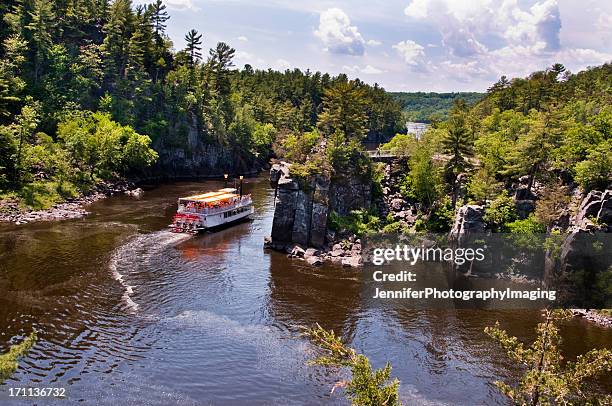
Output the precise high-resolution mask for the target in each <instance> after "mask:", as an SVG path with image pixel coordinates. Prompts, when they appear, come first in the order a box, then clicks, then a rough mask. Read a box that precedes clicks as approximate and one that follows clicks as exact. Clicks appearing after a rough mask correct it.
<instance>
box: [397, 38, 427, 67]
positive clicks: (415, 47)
mask: <svg viewBox="0 0 612 406" xmlns="http://www.w3.org/2000/svg"><path fill="white" fill-rule="evenodd" d="M393 48H394V49H395V50H396V51H397V52H398V53H399V54H400V55H401V56H402V58H404V61H405V62H406V63H407V64H408V65H412V66H416V65H418V64H419V63H420V62H421V60H422V58H423V57H424V56H425V52H424V51H423V49H425V48H423V47H422V46H421V45H419V44H417V43H416V42H414V41H412V40H409V39H408V40H406V41H401V42H398V43H397V44H395V45H393Z"/></svg>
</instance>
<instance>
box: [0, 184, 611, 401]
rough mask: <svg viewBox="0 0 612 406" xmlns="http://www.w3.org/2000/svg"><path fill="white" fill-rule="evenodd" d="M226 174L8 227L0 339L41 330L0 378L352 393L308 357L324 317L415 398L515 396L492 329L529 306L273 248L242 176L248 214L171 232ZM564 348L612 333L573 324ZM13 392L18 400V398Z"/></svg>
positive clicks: (193, 391) (134, 392)
mask: <svg viewBox="0 0 612 406" xmlns="http://www.w3.org/2000/svg"><path fill="white" fill-rule="evenodd" d="M220 186H222V185H221V184H220V183H215V182H184V183H176V184H172V185H164V186H159V187H156V188H154V189H152V190H149V191H147V192H146V193H145V194H144V196H143V198H142V199H141V200H136V199H134V198H131V197H127V196H121V197H114V198H110V199H106V200H104V201H100V202H98V203H96V204H94V205H93V206H92V207H91V209H90V210H91V211H92V214H91V215H90V216H88V217H87V218H84V219H80V220H69V221H64V222H56V223H36V224H30V225H26V226H2V227H0V350H5V349H6V348H7V347H8V345H9V344H10V343H14V342H17V341H19V339H20V338H21V337H22V336H24V335H25V334H28V333H29V332H30V331H31V330H32V329H33V328H35V329H36V330H37V331H38V332H39V337H40V340H39V342H38V344H37V345H36V346H35V347H34V348H33V350H32V351H31V352H30V353H29V355H28V356H27V357H26V358H25V359H24V360H23V361H22V362H21V364H20V367H19V369H18V371H17V373H16V374H15V375H14V376H13V377H12V378H11V379H9V380H8V381H6V382H5V383H4V385H2V386H0V403H2V402H5V401H7V400H8V397H7V391H8V388H9V387H22V386H56V387H58V386H59V387H66V388H67V399H66V400H62V401H60V400H55V401H53V400H46V401H35V402H32V401H23V404H32V403H37V404H53V403H57V404H62V405H65V404H71V403H79V404H81V403H84V404H105V405H111V404H128V403H131V404H147V405H167V404H181V405H192V404H194V405H195V404H198V405H200V404H230V405H233V404H238V405H240V404H248V405H281V404H282V405H284V404H291V405H293V404H296V405H300V404H304V405H310V404H320V403H325V404H346V401H345V400H344V399H343V398H342V396H341V395H339V394H337V393H335V394H333V395H332V394H330V389H331V387H332V386H333V384H334V383H335V382H336V381H337V380H339V379H341V378H342V376H341V373H337V372H334V371H325V370H322V369H320V368H316V367H310V366H306V365H305V363H306V361H307V360H308V359H309V358H311V357H312V356H313V350H312V348H311V347H310V346H309V344H308V343H307V342H305V341H304V340H303V339H301V338H300V337H299V331H300V326H304V325H312V324H314V323H315V322H319V323H320V324H321V325H323V326H324V327H327V328H333V329H334V330H335V331H337V332H339V333H341V334H342V336H343V337H344V338H345V339H346V340H347V341H348V342H349V343H350V344H351V345H352V346H354V347H356V348H358V349H359V350H361V351H363V352H365V353H366V354H367V355H369V356H370V357H371V359H372V362H373V363H374V365H375V366H377V367H380V366H382V365H384V362H385V361H387V360H390V361H392V363H393V375H394V376H397V377H398V378H399V379H400V380H401V381H402V385H401V395H402V398H403V399H405V400H406V402H407V403H408V404H417V405H445V404H448V405H451V404H452V405H455V404H457V405H476V404H505V400H504V399H503V398H502V397H501V396H500V395H499V393H498V392H497V391H496V389H495V388H494V387H493V386H492V384H491V382H492V381H493V380H495V379H500V378H502V379H510V380H512V379H515V378H516V376H517V374H518V372H519V370H518V368H517V367H516V366H515V365H513V364H512V363H511V362H509V361H508V360H507V359H506V357H505V356H503V354H501V352H500V351H499V349H498V347H497V346H496V345H495V344H494V343H492V342H491V341H490V340H489V339H487V338H486V337H485V336H484V334H483V332H482V331H483V328H484V327H485V326H487V325H491V324H493V323H494V322H495V320H500V322H501V324H502V325H503V326H504V327H505V328H507V329H508V330H509V332H510V333H512V334H514V335H517V336H519V337H520V338H522V339H531V338H532V337H533V332H532V331H533V327H534V326H535V324H536V323H537V322H538V313H537V312H534V311H516V310H515V311H483V310H461V311H453V310H412V309H405V308H401V307H395V306H385V307H381V306H375V305H374V304H373V303H372V300H371V299H370V298H369V297H367V296H366V295H364V289H363V282H364V281H363V280H362V278H361V276H360V274H359V272H355V271H345V270H341V269H335V268H316V269H315V268H311V267H308V266H305V265H304V264H303V263H300V262H295V261H293V262H292V261H291V260H289V259H287V258H286V257H285V256H284V255H282V254H279V253H271V252H267V251H264V250H263V249H262V245H263V238H264V236H265V235H267V234H269V232H270V229H271V221H272V211H273V191H272V190H270V189H269V188H268V185H267V182H266V181H265V180H264V179H251V180H249V183H248V184H247V185H246V188H247V192H249V193H252V194H253V198H254V202H255V209H256V210H255V211H256V215H255V218H254V220H253V221H250V222H245V223H241V224H238V225H236V226H234V227H231V228H227V229H224V230H221V231H218V232H215V233H206V234H203V235H200V236H196V237H192V236H187V235H182V234H173V233H170V232H168V231H166V230H165V225H167V224H168V223H169V222H170V219H171V217H172V214H173V212H174V210H175V209H176V206H175V201H176V198H177V197H178V196H181V195H187V194H192V193H195V192H199V191H202V190H208V189H213V188H218V187H220ZM563 333H564V337H565V345H564V350H565V351H566V352H567V354H568V355H569V356H570V357H571V356H575V355H576V354H577V353H581V352H584V351H586V350H588V349H590V348H593V347H603V346H607V347H610V346H612V333H611V332H610V331H606V330H603V329H600V328H598V327H596V326H593V325H590V324H587V323H584V322H580V321H571V322H568V323H567V324H566V325H564V326H563ZM10 402H11V404H13V403H21V402H18V401H15V400H11V401H10Z"/></svg>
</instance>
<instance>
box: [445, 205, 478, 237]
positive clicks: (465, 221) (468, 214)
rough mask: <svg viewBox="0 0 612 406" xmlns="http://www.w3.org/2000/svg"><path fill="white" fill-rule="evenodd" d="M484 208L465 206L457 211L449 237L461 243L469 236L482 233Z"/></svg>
mask: <svg viewBox="0 0 612 406" xmlns="http://www.w3.org/2000/svg"><path fill="white" fill-rule="evenodd" d="M484 212H485V208H484V206H480V205H475V204H467V205H465V206H461V207H459V208H458V209H457V212H456V215H455V222H454V223H453V227H452V229H451V232H450V234H451V236H453V237H454V238H456V239H457V241H458V243H461V242H462V240H463V239H465V238H466V237H467V236H468V235H469V234H474V233H484V231H485V226H486V224H485V221H484V220H483V217H484Z"/></svg>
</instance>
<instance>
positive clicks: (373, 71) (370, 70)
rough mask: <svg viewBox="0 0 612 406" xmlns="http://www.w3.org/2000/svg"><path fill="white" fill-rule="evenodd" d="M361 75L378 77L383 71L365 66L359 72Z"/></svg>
mask: <svg viewBox="0 0 612 406" xmlns="http://www.w3.org/2000/svg"><path fill="white" fill-rule="evenodd" d="M361 72H362V73H365V74H366V75H378V74H379V73H383V72H384V71H382V70H380V69H378V68H376V67H374V66H372V65H366V67H365V68H363V69H362V70H361Z"/></svg>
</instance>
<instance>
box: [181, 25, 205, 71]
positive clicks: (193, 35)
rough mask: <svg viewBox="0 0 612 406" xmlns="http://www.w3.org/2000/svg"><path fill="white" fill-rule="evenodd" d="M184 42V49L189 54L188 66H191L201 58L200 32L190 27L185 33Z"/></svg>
mask: <svg viewBox="0 0 612 406" xmlns="http://www.w3.org/2000/svg"><path fill="white" fill-rule="evenodd" d="M185 42H186V43H187V46H186V47H185V51H186V52H187V54H188V55H189V66H192V67H193V66H195V65H196V63H197V62H198V61H199V60H200V59H202V52H201V51H202V34H198V32H197V31H196V30H194V29H192V30H190V31H188V32H187V34H186V35H185Z"/></svg>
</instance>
